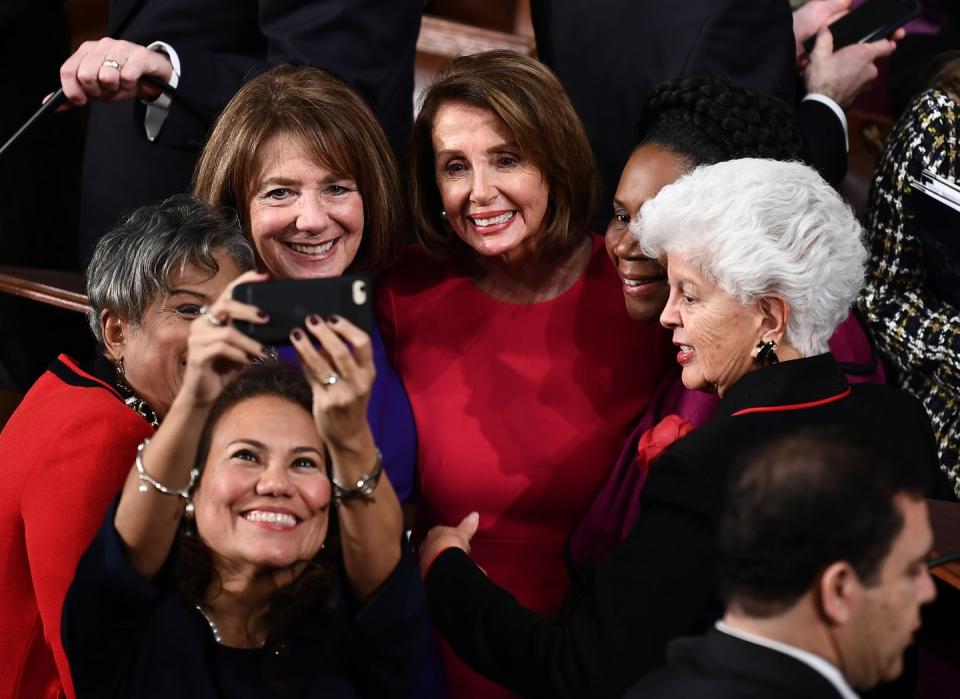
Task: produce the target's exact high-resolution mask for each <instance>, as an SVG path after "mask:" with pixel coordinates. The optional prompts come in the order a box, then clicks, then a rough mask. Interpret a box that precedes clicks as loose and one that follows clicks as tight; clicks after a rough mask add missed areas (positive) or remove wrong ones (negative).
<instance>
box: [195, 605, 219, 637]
mask: <svg viewBox="0 0 960 699" xmlns="http://www.w3.org/2000/svg"><path fill="white" fill-rule="evenodd" d="M193 606H194V607H196V608H197V611H198V612H200V613H201V614H203V618H204V619H206V620H207V623H208V624H209V625H210V630H211V631H212V632H213V640H214V641H216V642H217V643H219V644H220V645H223V634H221V633H220V627H219V626H217V622H215V621H214V620H213V619H211V618H210V617H209V616H207V613H206V612H205V611H203V607H201V606H200V605H199V604H195V605H193Z"/></svg>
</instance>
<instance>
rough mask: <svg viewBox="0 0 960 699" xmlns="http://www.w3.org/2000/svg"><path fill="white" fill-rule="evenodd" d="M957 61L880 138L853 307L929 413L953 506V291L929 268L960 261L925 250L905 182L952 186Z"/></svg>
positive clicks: (957, 358)
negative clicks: (866, 253) (934, 180)
mask: <svg viewBox="0 0 960 699" xmlns="http://www.w3.org/2000/svg"><path fill="white" fill-rule="evenodd" d="M958 95H960V55H952V56H951V57H949V58H948V59H947V60H946V61H944V63H943V64H942V65H941V66H940V69H939V70H938V71H937V72H936V73H935V74H934V76H933V78H932V82H931V87H930V88H929V89H927V90H925V91H924V92H922V93H921V94H919V95H917V96H916V97H915V98H914V99H913V101H912V102H911V103H910V105H909V107H908V108H907V110H906V111H905V112H904V113H903V115H902V116H901V117H900V120H899V121H898V122H897V125H896V126H895V127H894V129H893V132H892V133H891V134H890V136H889V137H888V138H887V141H886V144H885V146H884V149H883V153H882V154H881V156H880V160H879V162H878V164H877V170H876V173H875V175H874V179H873V183H872V186H871V188H870V204H869V213H868V218H867V234H868V242H869V246H870V248H869V249H870V260H869V266H868V273H867V284H866V287H865V288H864V291H863V294H862V295H861V297H860V299H859V304H860V307H861V309H862V310H863V312H864V315H865V316H866V318H867V322H868V323H869V324H870V328H871V329H872V330H873V332H874V333H875V335H876V338H877V344H878V345H879V347H880V349H881V351H882V352H883V355H884V357H885V358H886V359H887V361H889V362H890V365H891V366H892V367H893V368H894V369H895V370H896V377H897V382H898V384H899V385H900V386H902V387H903V388H904V389H905V390H907V391H909V392H910V393H912V394H913V395H915V396H917V398H919V399H920V400H921V401H922V402H923V405H924V407H925V408H926V410H927V414H928V415H929V416H930V421H931V422H932V424H933V429H934V431H935V432H936V435H937V441H938V442H939V450H938V451H939V456H940V467H941V468H942V469H943V470H944V472H945V474H946V476H947V478H949V480H950V483H951V485H952V488H953V491H954V493H955V494H956V496H957V497H960V317H958V308H957V299H958V298H960V289H957V288H953V289H950V288H947V287H946V286H944V285H942V284H939V283H938V279H937V269H938V268H940V267H948V268H950V267H952V268H953V269H957V266H958V265H960V260H957V259H955V258H952V257H951V255H950V254H949V252H948V251H947V250H944V249H932V248H931V247H929V245H928V243H927V242H925V241H926V239H927V238H928V236H926V235H925V233H924V231H923V230H922V229H921V227H920V225H919V222H918V221H917V217H916V212H915V208H914V207H915V205H916V197H917V196H919V193H917V192H916V191H915V189H914V187H913V186H912V185H911V178H913V179H916V180H920V179H921V173H922V172H923V171H924V170H930V171H932V172H934V173H935V174H937V175H939V176H941V177H944V178H946V179H948V180H952V181H953V182H957V181H958V180H960V138H958V133H960V97H958Z"/></svg>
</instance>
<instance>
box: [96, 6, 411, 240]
mask: <svg viewBox="0 0 960 699" xmlns="http://www.w3.org/2000/svg"><path fill="white" fill-rule="evenodd" d="M421 15H422V3H421V2H419V0H242V1H241V0H113V2H111V5H110V21H109V25H108V34H109V35H110V36H112V37H114V38H117V39H126V40H129V41H133V42H136V43H140V44H144V45H146V44H149V43H151V42H153V41H165V42H167V43H168V44H170V45H171V46H172V47H173V48H174V49H175V50H176V51H177V54H178V56H179V57H180V63H181V69H182V75H181V78H180V84H179V86H178V90H179V91H180V92H181V93H182V94H183V95H184V96H185V97H186V98H188V99H189V101H190V103H191V104H192V105H194V106H195V107H196V109H197V110H198V111H199V118H198V117H197V116H195V115H194V114H192V113H191V112H190V111H189V110H186V109H183V108H182V107H181V106H180V105H177V104H176V103H175V104H174V105H172V107H171V110H170V113H169V115H168V117H167V120H166V122H165V123H164V126H163V129H162V130H161V132H160V135H159V137H158V138H157V140H156V141H155V142H153V143H151V142H149V141H148V140H147V139H146V136H145V134H144V129H143V115H144V107H143V105H141V104H140V103H139V102H137V101H126V102H121V103H116V104H105V103H93V104H91V107H90V120H89V125H88V131H87V143H86V149H85V156H84V167H83V181H82V183H81V187H82V189H81V252H82V253H84V254H86V255H87V256H89V253H90V252H92V249H93V245H94V244H95V243H96V241H97V240H98V239H99V238H100V237H101V236H102V235H103V234H104V233H105V232H106V231H107V230H109V228H110V227H111V226H112V225H113V224H114V223H116V220H117V218H118V216H119V215H120V213H121V212H122V211H124V210H127V209H130V208H133V207H136V206H142V205H144V204H148V203H154V202H156V201H158V200H161V199H163V198H164V197H166V196H169V195H170V194H173V193H175V192H182V191H186V190H187V189H188V188H189V185H190V178H191V175H192V173H193V167H194V164H195V162H196V159H197V156H198V154H199V151H200V148H201V147H202V145H203V143H204V141H205V139H206V135H207V132H208V131H209V128H210V126H211V125H212V124H213V121H214V120H215V119H216V117H217V116H218V115H219V114H220V112H221V111H222V110H223V107H224V106H225V105H226V103H227V102H228V101H229V100H230V98H231V97H233V95H234V94H235V93H236V91H237V90H238V89H239V88H240V86H241V85H242V84H243V83H244V82H245V81H246V80H249V79H250V78H252V77H255V76H256V75H258V74H260V73H263V72H265V71H266V70H268V69H270V68H272V67H273V66H276V65H280V64H283V63H299V64H307V65H315V66H319V67H321V68H325V69H326V70H329V71H330V72H331V73H333V74H335V75H337V76H338V77H340V78H341V79H343V80H344V81H346V82H347V83H349V84H350V85H351V86H353V87H354V88H355V89H356V90H357V91H358V92H359V93H360V94H361V95H363V96H364V97H365V98H366V99H367V101H368V102H369V103H370V105H371V106H372V107H373V109H374V111H375V113H376V114H377V116H378V117H379V119H380V122H381V124H383V126H384V130H385V131H386V132H387V136H388V138H389V139H390V141H391V144H392V145H393V146H394V148H395V149H397V152H403V150H404V146H405V144H406V139H407V136H408V134H409V131H410V127H411V123H412V114H413V64H414V58H415V54H416V42H417V35H418V34H419V31H420V17H421Z"/></svg>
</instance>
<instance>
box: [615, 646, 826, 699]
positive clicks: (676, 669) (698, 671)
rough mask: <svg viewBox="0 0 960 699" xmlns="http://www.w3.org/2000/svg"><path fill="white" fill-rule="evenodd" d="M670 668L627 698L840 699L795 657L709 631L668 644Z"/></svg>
mask: <svg viewBox="0 0 960 699" xmlns="http://www.w3.org/2000/svg"><path fill="white" fill-rule="evenodd" d="M668 655H669V663H668V665H667V667H666V669H664V670H660V671H659V672H655V673H653V674H652V675H650V676H649V677H647V678H645V679H644V680H643V681H642V682H640V683H639V684H637V685H635V686H634V687H633V689H631V690H630V691H629V692H628V693H627V694H626V696H625V699H707V698H708V697H709V699H743V697H750V699H842V695H841V694H840V692H839V691H837V689H836V688H835V687H834V686H833V685H832V684H831V683H830V681H829V680H827V679H826V678H825V677H824V676H823V675H821V674H820V673H819V672H817V671H816V670H814V669H813V668H812V667H810V666H809V665H806V664H805V663H802V662H801V661H799V660H797V659H796V658H793V657H792V656H789V655H786V654H785V653H780V652H778V651H775V650H772V649H770V648H766V647H765V646H761V645H757V644H756V643H750V642H749V641H744V640H741V639H739V638H737V637H735V636H731V635H729V634H726V633H723V632H722V631H717V630H716V629H711V630H710V631H709V632H708V633H707V635H706V636H703V637H701V638H685V639H681V640H678V641H675V642H674V643H672V644H671V645H670V650H669V653H668Z"/></svg>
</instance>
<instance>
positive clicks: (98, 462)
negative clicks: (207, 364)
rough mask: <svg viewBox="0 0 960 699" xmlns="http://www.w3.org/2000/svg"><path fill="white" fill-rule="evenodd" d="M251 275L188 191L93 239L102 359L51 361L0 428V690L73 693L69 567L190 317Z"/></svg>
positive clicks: (223, 225)
mask: <svg viewBox="0 0 960 699" xmlns="http://www.w3.org/2000/svg"><path fill="white" fill-rule="evenodd" d="M252 267H253V251H252V249H251V247H250V245H249V243H248V242H247V241H246V240H245V239H244V237H243V235H242V234H241V233H240V230H239V227H238V226H237V225H236V222H235V221H234V222H231V221H230V220H229V219H227V220H224V219H222V218H221V217H220V216H218V215H215V214H214V213H213V212H212V211H211V210H210V209H209V207H207V205H206V204H204V203H203V202H201V201H199V200H197V199H194V198H193V197H190V196H187V195H180V196H176V197H172V198H170V199H169V200H167V201H165V202H163V203H162V204H158V205H154V206H149V207H144V208H142V209H138V210H136V211H134V212H132V213H131V214H130V216H129V217H127V218H126V219H125V220H124V221H122V222H121V223H120V225H118V226H117V227H116V228H115V229H114V230H113V231H111V232H110V233H109V234H108V235H107V236H105V237H104V238H103V239H102V240H101V242H100V243H99V244H98V246H97V250H96V254H95V255H94V257H93V260H92V261H91V262H90V266H89V267H88V268H87V296H88V298H89V302H90V307H91V310H90V312H89V316H88V317H89V323H90V330H91V331H92V333H93V335H94V337H95V338H96V341H97V343H98V345H99V346H100V350H101V354H100V355H99V356H98V357H97V358H96V359H95V360H93V361H92V362H89V363H79V362H77V361H76V360H74V359H73V358H71V357H69V356H66V355H60V357H59V358H58V359H57V360H56V361H55V362H53V364H52V365H51V366H50V368H49V369H48V370H47V372H46V373H44V374H43V376H41V377H40V379H39V380H38V381H37V382H36V384H34V386H33V387H32V388H31V389H30V391H29V392H28V393H27V395H26V396H25V397H24V399H23V401H22V402H21V403H20V405H19V407H18V408H17V410H16V411H15V412H14V414H13V416H12V417H11V418H10V420H9V422H8V423H7V424H6V426H5V427H4V429H3V432H2V433H0V452H2V453H3V454H4V458H5V463H6V467H5V469H4V472H5V474H6V479H7V480H6V483H7V487H5V488H4V489H3V493H2V495H0V518H2V519H0V521H2V524H3V532H4V533H3V536H2V537H0V559H2V560H3V561H5V565H4V566H3V570H2V573H0V586H2V588H3V590H4V594H3V598H2V600H0V638H2V640H0V686H3V687H8V688H10V692H11V694H10V695H9V696H13V697H18V698H19V697H23V699H33V698H35V697H55V696H59V695H60V693H61V692H65V693H66V694H67V696H68V697H72V696H73V686H72V684H71V682H70V673H69V669H68V667H67V661H66V657H65V656H64V654H63V647H62V644H61V641H60V612H61V607H62V604H63V599H64V595H65V594H66V592H67V586H68V585H69V584H70V581H71V580H72V579H73V574H74V569H75V567H76V564H77V561H78V560H79V558H80V554H81V553H83V550H84V548H86V546H87V544H89V542H90V539H91V538H92V536H93V534H94V532H95V531H96V529H97V527H98V526H99V522H100V520H102V519H103V515H104V513H105V512H106V510H107V507H108V506H109V504H110V502H111V501H112V500H113V498H114V497H115V496H116V494H117V493H118V492H119V490H120V487H121V486H122V484H123V482H124V479H125V478H126V475H127V473H128V472H129V470H130V463H131V459H132V458H133V455H134V454H135V452H136V446H137V444H139V443H140V442H141V441H142V440H143V439H144V438H146V437H148V436H150V435H151V434H153V431H154V430H155V429H156V428H157V426H158V425H159V424H160V421H161V420H162V419H163V417H164V416H165V415H166V414H167V412H168V411H169V409H170V406H171V404H172V402H173V399H174V396H175V395H176V393H177V391H178V390H179V388H180V384H181V382H182V381H183V374H184V368H185V362H186V357H187V336H188V334H189V329H190V323H191V321H193V320H194V319H195V318H197V317H198V316H199V315H200V313H201V309H202V307H203V306H204V305H205V304H210V303H213V301H214V300H216V298H217V297H218V296H219V295H220V293H221V292H222V291H223V290H224V288H225V287H226V285H227V283H228V282H230V281H231V280H233V279H234V278H235V277H237V275H239V274H240V273H241V272H242V271H243V270H247V269H250V268H252Z"/></svg>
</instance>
